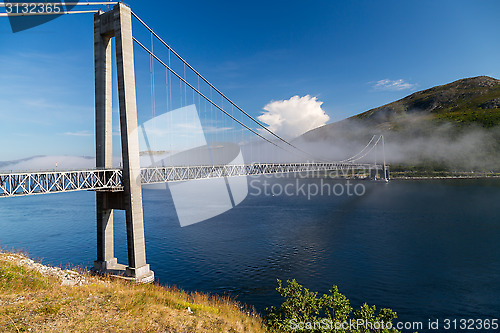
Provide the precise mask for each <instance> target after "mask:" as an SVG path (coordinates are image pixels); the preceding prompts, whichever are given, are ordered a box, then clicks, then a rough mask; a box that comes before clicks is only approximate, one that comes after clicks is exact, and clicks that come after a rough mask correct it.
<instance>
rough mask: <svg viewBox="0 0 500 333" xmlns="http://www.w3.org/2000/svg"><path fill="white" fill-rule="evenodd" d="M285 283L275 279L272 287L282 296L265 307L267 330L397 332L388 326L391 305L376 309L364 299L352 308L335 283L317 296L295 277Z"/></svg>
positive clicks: (390, 320)
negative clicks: (283, 299)
mask: <svg viewBox="0 0 500 333" xmlns="http://www.w3.org/2000/svg"><path fill="white" fill-rule="evenodd" d="M287 284H288V285H287V286H286V287H284V286H283V285H282V282H281V280H278V287H277V288H276V290H277V291H278V293H279V294H280V295H281V296H283V297H285V301H284V302H283V304H281V306H280V308H279V309H277V308H276V307H274V306H273V307H271V308H267V309H266V316H265V319H266V323H267V326H268V329H269V331H271V332H384V333H386V332H399V331H398V330H396V329H395V328H392V320H393V319H395V318H397V314H396V312H394V311H392V310H391V309H381V310H380V311H378V313H377V311H376V308H375V306H372V307H370V306H368V305H367V304H366V303H365V304H363V305H362V306H361V307H360V308H359V309H358V310H356V311H354V312H353V308H352V307H351V306H350V303H349V300H348V299H347V298H346V297H345V296H344V295H342V294H341V293H340V292H339V291H338V288H337V286H333V287H332V288H331V289H330V290H329V292H330V293H329V294H324V295H322V296H321V297H318V293H317V292H312V291H310V290H309V289H307V288H304V287H303V286H301V285H300V284H298V283H297V281H295V279H294V280H291V281H290V280H288V281H287Z"/></svg>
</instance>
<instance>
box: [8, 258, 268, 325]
mask: <svg viewBox="0 0 500 333" xmlns="http://www.w3.org/2000/svg"><path fill="white" fill-rule="evenodd" d="M9 256H12V254H11V253H10V254H9ZM16 256H21V255H19V254H18V255H16ZM86 279H87V280H88V281H90V283H89V284H87V285H83V286H61V283H60V280H58V279H57V278H56V277H49V276H43V275H41V274H40V273H38V272H36V271H34V270H31V269H29V268H26V267H24V266H21V265H20V264H19V263H17V262H16V261H12V260H7V259H6V254H5V253H0V331H1V332H25V331H31V332H119V331H129V332H265V328H264V327H263V324H262V319H261V318H260V317H259V316H258V315H256V314H255V313H253V312H250V311H247V310H246V309H244V308H243V307H242V306H241V305H240V304H238V303H236V302H234V301H231V300H229V299H225V298H220V297H211V296H209V295H206V294H200V293H186V292H184V291H182V290H177V289H174V288H169V287H162V286H159V285H155V284H149V285H136V284H133V283H130V282H126V281H123V280H116V279H112V280H110V279H105V278H97V277H92V276H88V277H86ZM103 280H104V283H103V282H102V281H103ZM188 306H189V307H190V308H191V310H192V312H193V313H192V314H190V313H188V311H187V307H188Z"/></svg>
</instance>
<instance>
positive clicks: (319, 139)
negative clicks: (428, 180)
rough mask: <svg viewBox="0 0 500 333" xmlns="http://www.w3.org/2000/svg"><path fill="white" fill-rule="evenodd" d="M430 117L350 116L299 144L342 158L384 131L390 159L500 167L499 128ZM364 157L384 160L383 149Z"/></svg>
mask: <svg viewBox="0 0 500 333" xmlns="http://www.w3.org/2000/svg"><path fill="white" fill-rule="evenodd" d="M431 117H432V115H431V114H429V113H423V112H419V113H418V114H413V115H412V114H410V115H405V116H404V117H402V118H401V119H399V120H398V119H396V120H391V121H390V122H389V121H388V120H387V119H378V120H371V121H360V120H356V119H346V120H343V121H341V122H338V123H335V124H331V125H326V126H323V127H321V128H318V129H315V130H312V131H309V132H308V133H306V134H304V135H303V136H301V137H299V138H298V139H297V140H296V141H294V143H296V144H297V145H298V146H299V147H301V148H302V149H303V150H306V151H308V152H310V153H311V155H315V156H318V157H321V158H323V159H328V160H343V159H346V158H348V157H350V156H352V155H354V154H355V153H357V152H358V151H360V150H361V149H362V148H363V147H364V146H365V145H366V143H367V142H368V141H369V140H370V137H371V136H372V135H374V134H383V135H384V139H385V157H386V161H387V162H388V163H394V164H406V165H415V164H425V163H434V164H437V165H442V166H445V167H447V168H450V169H458V170H466V171H468V170H476V171H477V170H481V171H491V170H496V171H498V170H500V169H499V168H500V126H496V127H493V128H484V127H480V126H477V125H467V126H457V125H456V124H452V123H449V122H436V121H431V120H430V119H431ZM377 148H378V149H374V151H373V152H372V153H371V154H369V155H367V156H366V158H365V161H367V162H373V161H374V160H375V159H378V161H381V159H382V147H381V145H378V147H377Z"/></svg>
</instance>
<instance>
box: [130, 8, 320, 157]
mask: <svg viewBox="0 0 500 333" xmlns="http://www.w3.org/2000/svg"><path fill="white" fill-rule="evenodd" d="M130 12H131V14H132V15H133V16H134V17H135V18H136V19H137V20H138V21H139V22H140V23H141V24H142V25H143V26H144V27H145V28H146V29H147V30H149V32H150V33H151V34H153V36H155V37H156V38H157V39H158V40H159V41H160V42H161V43H162V44H163V45H165V46H166V47H167V48H168V49H169V50H170V51H171V52H172V53H173V54H174V55H175V56H176V57H177V58H178V59H179V60H180V61H182V62H183V63H184V64H185V65H186V66H188V68H189V69H191V70H192V71H193V72H194V73H195V74H196V75H198V76H199V77H200V78H201V79H202V80H203V81H204V82H205V83H206V84H208V85H209V86H210V87H211V88H212V89H214V90H215V91H216V92H217V93H219V94H220V95H221V96H222V97H223V98H224V99H226V100H227V101H228V102H229V103H231V104H232V105H233V106H234V107H235V108H237V109H238V110H239V111H240V112H242V113H243V114H244V115H245V116H247V117H248V118H250V120H252V121H253V122H255V123H256V124H257V125H258V126H260V127H261V128H263V129H264V130H265V131H266V132H268V133H269V134H271V135H272V136H274V137H275V138H277V139H278V140H280V141H282V142H284V143H285V144H287V145H289V146H291V147H293V148H295V149H297V150H298V151H300V152H302V153H304V154H306V155H308V156H310V157H313V158H314V156H312V155H311V154H309V153H308V152H305V151H303V150H302V149H300V148H298V147H296V146H295V145H293V144H291V143H290V142H288V141H287V140H285V139H283V138H282V137H280V136H279V135H277V134H276V133H274V132H273V131H271V130H270V129H269V128H267V127H265V126H264V125H263V124H262V123H260V122H259V121H258V120H256V119H255V118H253V117H252V116H251V115H249V114H248V113H247V112H245V111H244V110H243V109H242V108H240V107H239V106H238V105H236V104H235V103H234V102H233V101H232V100H230V99H229V98H228V97H227V96H226V95H224V94H223V93H222V92H221V91H220V90H219V89H217V88H216V87H215V86H214V85H212V84H211V83H210V82H209V81H208V80H207V79H206V78H205V77H204V76H203V75H201V74H200V73H199V72H198V71H197V70H196V69H194V68H193V67H192V66H191V65H190V64H189V63H188V62H187V61H186V60H184V58H182V57H181V56H180V55H179V54H178V53H177V52H176V51H175V50H174V49H172V48H171V47H170V45H168V44H167V43H166V42H165V41H164V40H163V39H162V38H161V37H160V36H159V35H158V34H157V33H156V32H154V31H153V29H151V28H150V27H149V26H148V25H147V24H146V23H145V22H144V21H143V20H142V19H141V18H140V17H139V16H138V15H137V14H135V13H134V12H133V11H132V10H131V11H130ZM224 113H226V112H224ZM226 114H227V113H226ZM233 119H234V118H233ZM266 141H267V140H266Z"/></svg>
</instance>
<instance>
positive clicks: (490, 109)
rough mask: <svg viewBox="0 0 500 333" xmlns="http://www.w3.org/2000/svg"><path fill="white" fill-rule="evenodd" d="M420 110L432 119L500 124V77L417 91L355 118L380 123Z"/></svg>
mask: <svg viewBox="0 0 500 333" xmlns="http://www.w3.org/2000/svg"><path fill="white" fill-rule="evenodd" d="M418 113H420V114H427V115H428V116H429V117H430V118H432V119H439V120H448V121H452V122H457V123H462V124H469V123H476V124H478V125H481V126H483V127H493V126H496V125H498V124H500V80H497V79H494V78H491V77H488V76H477V77H473V78H467V79H461V80H458V81H454V82H452V83H448V84H445V85H441V86H436V87H433V88H430V89H427V90H423V91H419V92H416V93H414V94H411V95H409V96H407V97H405V98H402V99H400V100H398V101H395V102H392V103H390V104H387V105H384V106H381V107H378V108H375V109H372V110H369V111H366V112H363V113H361V114H359V115H356V116H354V117H351V118H353V119H359V120H365V121H366V120H368V121H374V122H375V123H380V122H385V121H392V120H397V119H398V118H401V117H404V116H406V115H409V114H418Z"/></svg>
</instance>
